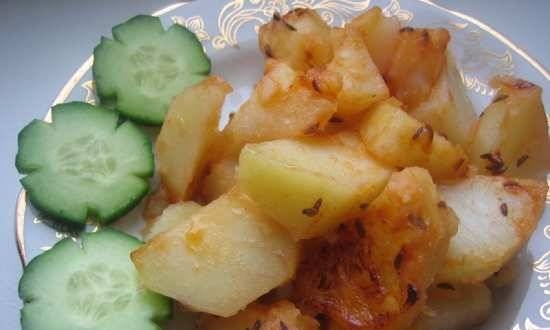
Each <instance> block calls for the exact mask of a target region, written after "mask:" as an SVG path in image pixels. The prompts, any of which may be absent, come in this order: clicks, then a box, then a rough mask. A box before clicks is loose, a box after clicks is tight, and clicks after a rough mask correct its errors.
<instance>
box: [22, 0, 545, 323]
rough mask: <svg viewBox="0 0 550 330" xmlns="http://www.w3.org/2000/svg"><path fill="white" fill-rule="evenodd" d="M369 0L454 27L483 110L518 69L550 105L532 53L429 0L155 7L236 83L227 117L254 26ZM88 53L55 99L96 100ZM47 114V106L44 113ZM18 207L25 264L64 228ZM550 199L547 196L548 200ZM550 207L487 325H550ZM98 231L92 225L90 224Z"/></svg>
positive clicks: (129, 220) (333, 19)
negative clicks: (499, 79)
mask: <svg viewBox="0 0 550 330" xmlns="http://www.w3.org/2000/svg"><path fill="white" fill-rule="evenodd" d="M372 6H380V7H381V8H383V9H384V13H385V14H386V15H396V16H397V17H398V18H399V20H400V21H401V23H402V25H403V26H405V25H411V26H419V27H436V26H437V27H445V28H447V29H448V30H449V31H450V32H451V34H452V41H451V49H452V52H453V54H454V56H455V58H456V60H457V64H458V67H459V69H460V72H461V76H462V79H463V83H464V85H465V86H466V88H467V90H468V93H469V96H470V97H471V99H472V101H473V103H474V105H475V108H476V110H477V111H478V112H481V110H482V109H483V108H484V107H485V106H486V105H487V104H488V103H489V100H490V99H491V98H492V96H493V95H494V91H493V90H492V89H491V88H490V87H489V86H488V84H487V82H488V81H489V79H490V77H492V76H493V75H495V74H514V75H516V76H518V77H521V78H524V79H526V80H529V81H532V82H534V83H536V84H538V85H539V86H541V87H542V88H543V89H544V90H545V91H546V93H545V97H544V101H545V102H544V103H545V104H549V103H548V101H549V97H548V96H547V95H548V93H549V92H548V91H550V84H549V81H550V75H549V74H548V72H547V71H546V70H545V69H544V68H543V67H542V66H541V65H540V64H539V63H537V62H536V61H535V60H534V59H532V58H531V57H530V56H529V55H528V54H526V53H525V52H524V51H523V50H521V49H520V48H519V47H517V46H516V45H514V44H513V43H511V42H510V41H509V40H507V39H506V38H505V37H504V36H502V35H500V34H499V33H498V32H496V31H494V30H492V29H491V28H490V27H488V26H486V25H484V24H483V23H481V22H479V21H477V20H476V19H474V18H471V17H468V16H466V15H463V14H460V13H457V12H453V11H451V10H447V9H445V8H441V7H439V6H437V5H434V4H432V3H431V2H429V1H428V0H401V1H398V0H372V1H369V0H362V1H361V0H208V1H206V0H203V1H197V2H190V3H178V4H175V5H172V6H169V7H167V8H164V9H161V10H159V11H157V12H155V13H154V15H157V16H160V17H161V19H162V21H163V23H165V25H169V24H172V23H178V24H182V25H185V26H186V27H187V28H189V29H190V30H192V31H193V32H195V33H196V34H197V36H198V37H199V39H200V40H201V41H202V43H203V45H204V47H205V49H206V51H207V53H208V55H209V56H210V57H211V59H212V62H213V73H215V74H217V75H220V76H222V77H224V78H225V79H226V80H228V81H229V82H230V83H231V85H232V86H233V88H234V92H233V93H232V94H231V95H230V96H229V97H228V98H227V100H226V104H225V106H224V116H223V119H222V124H224V122H225V121H226V120H227V116H228V114H229V112H231V111H235V110H236V109H238V107H239V105H240V104H241V103H243V102H244V101H245V100H246V99H247V97H248V95H249V94H250V91H251V89H252V87H253V85H254V84H255V82H256V81H257V80H258V79H259V78H260V77H261V74H262V70H263V56H262V55H261V54H260V52H259V50H258V46H257V44H258V42H257V33H256V31H257V28H258V26H259V25H261V24H262V23H264V22H266V21H268V20H269V19H270V18H271V17H272V15H273V13H274V12H275V11H278V12H282V13H284V12H286V11H288V10H290V9H292V8H294V7H310V8H314V9H317V10H318V11H319V12H320V13H321V15H322V17H323V18H324V19H325V20H327V21H328V22H329V23H331V24H333V25H341V24H342V23H343V22H345V21H346V20H347V19H349V18H350V17H352V16H355V15H357V14H358V13H360V12H362V11H364V10H366V9H367V8H370V7H372ZM92 62H93V59H92V58H91V57H90V58H89V59H88V60H86V61H85V62H84V63H83V65H82V66H81V67H80V68H79V69H78V70H77V71H76V72H75V74H74V75H73V77H71V79H70V80H69V81H68V82H67V84H66V85H65V86H64V87H63V88H62V89H61V91H60V93H59V95H58V97H57V98H56V100H55V101H54V104H55V103H61V102H65V101H67V100H85V101H87V102H92V103H93V102H95V97H94V92H93V83H92V81H91V72H90V68H91V65H92ZM45 119H46V120H48V119H49V113H48V114H47V115H46V117H45ZM17 203H18V204H17V213H16V239H17V243H18V248H19V252H20V257H21V261H22V262H23V263H25V262H26V261H28V260H30V259H31V258H33V257H34V256H36V255H38V254H40V253H41V252H43V251H44V250H46V249H48V248H49V247H50V246H52V245H53V244H54V243H55V242H56V241H57V240H59V239H61V238H63V237H66V236H67V235H68V234H67V233H62V232H57V231H55V230H54V229H52V228H51V227H49V226H46V225H45V224H44V223H43V222H44V220H46V219H41V218H40V216H39V215H38V213H37V212H36V210H35V209H33V208H32V206H30V205H29V204H28V203H27V200H26V198H25V194H24V192H22V193H21V194H20V196H19V197H18V202H17ZM549 203H550V201H549V199H548V198H547V205H548V204H549ZM548 209H549V208H548V207H547V209H546V211H545V213H544V215H543V218H542V219H541V221H540V225H539V227H538V229H537V230H536V232H535V233H534V235H533V236H532V238H531V241H530V242H529V244H528V246H527V248H526V249H524V251H522V252H521V253H520V256H519V258H520V261H519V262H520V266H521V273H520V275H519V277H518V279H517V280H516V283H515V284H514V285H513V286H512V287H510V288H508V289H506V290H504V291H501V292H497V293H495V295H496V297H495V301H496V308H495V309H494V310H493V313H492V316H491V317H490V319H489V320H488V321H487V322H486V323H485V324H484V325H483V326H482V327H480V329H483V330H503V329H513V330H550V249H549V246H550V214H549V212H548ZM140 214H141V209H140V207H138V208H137V209H136V210H134V211H133V212H131V214H129V215H127V216H126V217H124V219H122V220H120V221H118V222H117V223H116V224H115V227H118V228H122V229H124V230H126V231H128V232H131V233H137V232H138V231H139V229H140V227H141V226H142V221H141V219H140ZM89 229H90V230H93V229H94V228H89ZM180 314H181V313H176V317H175V320H173V321H171V322H170V323H171V324H170V326H169V328H173V329H183V328H182V324H185V323H187V322H188V321H186V320H185V316H184V315H180Z"/></svg>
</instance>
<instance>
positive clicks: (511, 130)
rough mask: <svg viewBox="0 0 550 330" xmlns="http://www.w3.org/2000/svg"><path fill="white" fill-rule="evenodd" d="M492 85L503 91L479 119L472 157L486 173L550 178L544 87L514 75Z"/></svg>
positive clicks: (495, 81) (470, 151)
mask: <svg viewBox="0 0 550 330" xmlns="http://www.w3.org/2000/svg"><path fill="white" fill-rule="evenodd" d="M491 85H492V86H493V87H495V88H499V93H498V94H497V96H496V97H495V99H494V100H493V103H492V104H491V105H489V106H488V107H487V109H485V111H484V112H483V116H482V117H481V118H480V119H479V122H478V123H477V127H476V129H475V132H474V134H473V138H472V144H471V147H470V150H469V154H470V159H471V160H472V162H473V163H474V164H475V165H477V167H478V168H479V170H480V171H481V172H482V173H488V174H493V175H498V174H504V175H506V176H510V177H520V178H531V179H539V180H546V174H547V173H548V170H549V169H550V139H549V137H548V122H547V119H546V113H545V111H544V106H543V104H542V100H541V94H542V90H541V88H540V87H538V86H536V85H534V84H532V83H530V82H527V81H524V80H521V79H516V78H513V77H497V78H495V79H493V81H492V82H491Z"/></svg>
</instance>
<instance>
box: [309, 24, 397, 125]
mask: <svg viewBox="0 0 550 330" xmlns="http://www.w3.org/2000/svg"><path fill="white" fill-rule="evenodd" d="M339 32H341V34H342V35H341V36H338V37H335V40H336V41H335V42H334V58H333V59H332V61H331V62H330V63H328V64H327V65H326V67H323V68H315V69H312V70H310V71H309V72H308V77H309V78H310V79H311V80H312V81H313V86H314V87H315V88H316V89H317V90H319V91H320V92H321V94H323V95H327V96H330V97H331V98H334V99H336V102H337V103H338V110H337V113H336V115H337V116H338V117H349V116H353V115H355V114H358V113H360V112H363V111H364V110H366V109H367V108H369V107H370V106H371V105H373V104H374V103H376V102H379V101H381V100H384V99H387V98H388V97H389V90H388V87H387V86H386V83H385V82H384V79H383V78H382V76H381V75H380V73H379V72H378V68H377V67H376V65H375V64H374V62H373V61H372V59H371V57H370V55H369V51H368V49H367V46H366V45H365V43H364V42H363V39H362V38H361V35H360V34H359V33H358V32H357V31H355V30H354V29H351V28H348V29H346V30H343V31H339ZM339 32H336V33H337V34H340V33H339Z"/></svg>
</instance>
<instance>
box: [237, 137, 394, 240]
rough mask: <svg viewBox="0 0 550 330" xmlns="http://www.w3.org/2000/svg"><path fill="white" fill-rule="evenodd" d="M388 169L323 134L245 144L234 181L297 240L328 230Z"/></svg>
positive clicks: (366, 198)
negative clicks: (327, 138)
mask: <svg viewBox="0 0 550 330" xmlns="http://www.w3.org/2000/svg"><path fill="white" fill-rule="evenodd" d="M389 176H390V170H388V169H387V168H385V167H384V166H382V165H379V164H378V163H377V162H375V161H374V160H372V159H371V158H369V156H367V155H366V154H361V153H357V152H354V150H353V149H350V148H347V147H345V146H343V145H341V144H339V143H334V142H332V141H327V140H325V139H323V138H309V139H303V140H276V141H270V142H264V143H259V144H249V145H246V146H245V147H244V149H243V151H242V152H241V155H240V158H239V175H238V184H239V185H240V187H242V189H243V191H244V192H246V193H247V194H249V196H250V197H251V198H252V199H253V200H254V201H256V202H257V203H258V205H259V206H260V207H261V208H262V209H263V210H264V211H265V212H266V213H267V214H269V215H270V216H271V217H272V218H273V219H274V220H275V221H277V222H279V223H280V224H281V225H282V226H283V227H285V228H286V229H287V230H288V231H289V232H290V234H291V235H292V237H293V238H294V239H296V240H299V239H304V238H311V237H315V236H319V235H322V234H325V233H327V232H328V231H330V230H332V229H334V228H335V227H337V226H338V225H339V224H340V223H341V222H342V221H345V220H346V218H345V216H346V215H350V216H351V215H352V214H354V213H359V212H360V211H361V207H362V206H363V205H366V203H370V202H371V201H372V200H373V199H374V198H375V197H376V196H378V194H379V193H380V192H381V191H382V189H383V188H384V186H385V185H386V182H387V180H388V178H389Z"/></svg>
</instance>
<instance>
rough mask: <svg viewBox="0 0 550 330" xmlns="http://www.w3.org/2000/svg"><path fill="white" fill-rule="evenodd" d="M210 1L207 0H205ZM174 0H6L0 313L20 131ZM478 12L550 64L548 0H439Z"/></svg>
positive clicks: (13, 295)
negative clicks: (108, 40) (144, 17)
mask: <svg viewBox="0 0 550 330" xmlns="http://www.w3.org/2000/svg"><path fill="white" fill-rule="evenodd" d="M199 1H206V0H199ZM174 2H175V1H173V0H172V1H169V0H156V1H145V0H94V1H83V0H80V1H75V0H52V1H41V0H26V1H18V0H1V2H0V45H2V46H1V47H0V122H1V123H3V124H2V125H3V128H2V129H1V130H0V145H1V149H0V150H1V151H2V158H1V159H0V173H2V176H1V177H2V181H3V182H2V185H1V186H0V218H1V219H2V221H1V222H0V260H1V261H2V265H1V266H0V320H2V326H1V327H2V328H3V329H13V330H16V329H19V327H20V326H19V313H18V309H19V308H20V302H19V300H18V298H17V283H18V280H19V276H20V273H21V265H20V264H19V260H18V255H17V252H16V247H15V241H14V235H13V233H14V226H13V215H14V211H15V198H16V195H17V193H18V191H19V189H20V185H19V182H18V174H17V171H16V170H15V167H14V159H15V154H16V151H17V133H18V132H19V130H20V129H21V128H22V127H23V126H25V125H26V124H27V123H28V122H29V121H30V120H31V119H33V118H41V117H43V115H44V114H45V112H46V111H47V109H48V106H49V105H50V103H51V102H52V100H53V99H54V97H55V96H56V95H57V93H58V92H59V90H60V88H61V87H62V86H63V85H64V84H65V82H66V81H67V79H68V78H69V77H70V76H71V74H72V73H73V72H74V70H75V69H76V68H78V67H79V66H80V64H81V63H82V62H83V61H84V60H85V59H86V58H87V57H88V56H89V55H90V52H91V50H92V49H93V47H94V46H95V45H96V43H97V42H98V39H99V36H100V35H110V28H111V27H112V26H113V25H115V24H116V23H119V22H121V21H123V20H125V19H127V18H128V17H131V16H133V15H135V14H138V13H150V12H152V11H154V10H156V9H159V8H162V7H164V6H166V5H168V4H171V3H174ZM434 2H436V3H438V4H440V5H442V6H445V7H447V8H451V9H454V10H456V11H459V12H462V13H465V14H467V15H470V16H473V17H475V18H478V19H479V20H481V21H482V22H484V23H486V24H488V25H490V26H491V27H493V28H494V29H495V30H497V31H499V32H501V33H502V34H504V35H505V36H507V37H508V38H509V39H510V40H512V41H513V42H515V43H516V44H518V45H520V46H521V47H522V48H523V49H524V50H526V51H527V53H529V54H530V55H532V56H533V57H534V58H535V59H537V60H538V61H539V62H540V63H542V65H543V66H545V67H547V68H548V67H549V66H550V56H549V55H550V34H549V33H547V31H548V30H546V29H548V28H549V25H550V23H549V21H548V19H547V17H548V12H549V11H550V1H547V0H528V1H517V0H484V1H478V0H454V1H453V0H435V1H434Z"/></svg>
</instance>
